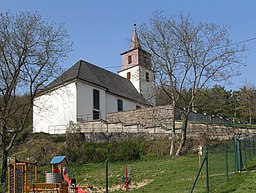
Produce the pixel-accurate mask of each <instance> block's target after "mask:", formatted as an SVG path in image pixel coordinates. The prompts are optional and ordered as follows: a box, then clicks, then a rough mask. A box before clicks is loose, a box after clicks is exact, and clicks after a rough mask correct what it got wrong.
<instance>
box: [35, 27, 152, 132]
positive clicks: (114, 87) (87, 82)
mask: <svg viewBox="0 0 256 193" xmlns="http://www.w3.org/2000/svg"><path fill="white" fill-rule="evenodd" d="M121 63H122V64H121V66H122V69H121V70H120V71H119V72H118V74H115V73H113V72H110V71H108V70H105V69H103V68H100V67H98V66H96V65H94V64H91V63H89V62H86V61H83V60H80V61H78V62H77V63H75V64H74V65H73V66H72V67H71V68H69V69H68V70H67V71H65V72H64V73H63V74H62V75H60V76H59V77H58V78H56V79H55V80H54V81H53V82H51V83H50V84H49V85H48V86H47V87H46V88H45V89H44V90H43V91H42V92H40V93H39V94H38V95H37V97H36V98H35V100H34V105H33V132H45V133H55V132H53V131H52V130H53V128H54V129H55V130H56V128H58V129H59V130H64V131H65V130H66V127H67V125H68V124H69V123H70V122H74V123H79V122H86V121H92V120H99V119H102V120H106V117H107V114H108V113H114V112H120V111H128V110H134V109H139V108H146V107H152V106H155V105H156V95H155V75H154V71H153V70H152V66H151V55H150V54H149V53H147V52H146V51H145V50H143V49H142V47H141V45H140V41H139V38H138V35H137V32H136V25H134V31H133V36H132V39H131V45H130V49H129V50H128V51H126V52H123V53H122V54H121ZM60 133H63V132H60Z"/></svg>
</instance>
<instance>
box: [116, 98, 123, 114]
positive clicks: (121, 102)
mask: <svg viewBox="0 0 256 193" xmlns="http://www.w3.org/2000/svg"><path fill="white" fill-rule="evenodd" d="M117 111H118V112H120V111H123V101H122V100H120V99H117Z"/></svg>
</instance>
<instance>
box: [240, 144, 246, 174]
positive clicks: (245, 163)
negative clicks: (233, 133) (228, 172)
mask: <svg viewBox="0 0 256 193" xmlns="http://www.w3.org/2000/svg"><path fill="white" fill-rule="evenodd" d="M243 146H244V166H245V167H247V154H246V153H247V152H246V151H247V147H246V139H244V145H243ZM241 169H242V167H241ZM240 171H241V170H240Z"/></svg>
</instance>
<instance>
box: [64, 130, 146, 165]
mask: <svg viewBox="0 0 256 193" xmlns="http://www.w3.org/2000/svg"><path fill="white" fill-rule="evenodd" d="M72 135H74V134H72ZM75 135H76V134H75ZM73 137H74V136H73ZM76 137H78V136H76ZM148 143H149V142H147V141H141V140H136V139H132V140H123V141H121V140H120V141H112V142H102V143H90V142H84V141H78V140H75V141H73V142H72V143H67V144H66V148H65V149H64V150H63V154H65V155H67V156H68V158H69V160H70V161H72V162H79V163H90V162H102V161H104V160H106V159H108V160H110V161H127V160H138V159H140V158H141V157H142V156H144V155H145V154H146V149H147V144H148Z"/></svg>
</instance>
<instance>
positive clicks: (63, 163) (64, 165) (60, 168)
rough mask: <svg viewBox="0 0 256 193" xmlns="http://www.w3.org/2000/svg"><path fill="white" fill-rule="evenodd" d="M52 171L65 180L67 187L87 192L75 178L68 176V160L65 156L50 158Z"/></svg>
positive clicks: (83, 192) (76, 191)
mask: <svg viewBox="0 0 256 193" xmlns="http://www.w3.org/2000/svg"><path fill="white" fill-rule="evenodd" d="M50 164H51V165H52V173H51V174H53V175H55V176H60V178H61V179H62V181H64V182H67V183H68V185H69V188H70V189H71V190H73V191H74V192H75V193H88V192H87V191H86V190H83V189H82V187H79V186H78V185H77V184H76V179H74V178H71V177H69V169H68V160H67V158H66V156H55V157H53V158H52V160H51V162H50Z"/></svg>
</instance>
